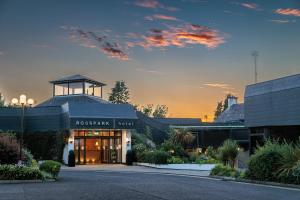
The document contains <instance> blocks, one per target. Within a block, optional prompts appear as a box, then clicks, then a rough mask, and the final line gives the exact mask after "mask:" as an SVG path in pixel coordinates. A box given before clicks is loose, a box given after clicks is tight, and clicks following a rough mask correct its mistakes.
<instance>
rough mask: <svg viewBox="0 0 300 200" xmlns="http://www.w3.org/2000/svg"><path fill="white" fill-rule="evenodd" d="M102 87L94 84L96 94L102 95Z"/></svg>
mask: <svg viewBox="0 0 300 200" xmlns="http://www.w3.org/2000/svg"><path fill="white" fill-rule="evenodd" d="M101 90H102V87H100V86H98V85H95V86H94V96H97V97H101Z"/></svg>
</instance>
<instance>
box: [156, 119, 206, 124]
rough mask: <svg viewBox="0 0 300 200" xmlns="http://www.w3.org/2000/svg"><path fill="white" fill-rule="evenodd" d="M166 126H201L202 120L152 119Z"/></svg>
mask: <svg viewBox="0 0 300 200" xmlns="http://www.w3.org/2000/svg"><path fill="white" fill-rule="evenodd" d="M152 119H153V120H155V121H157V122H159V123H162V124H165V125H177V126H180V125H181V126H197V125H200V124H201V122H202V121H201V119H200V118H152Z"/></svg>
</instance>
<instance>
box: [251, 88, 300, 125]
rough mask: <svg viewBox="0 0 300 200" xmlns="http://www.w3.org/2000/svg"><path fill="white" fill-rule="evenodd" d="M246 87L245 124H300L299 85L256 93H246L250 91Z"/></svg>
mask: <svg viewBox="0 0 300 200" xmlns="http://www.w3.org/2000/svg"><path fill="white" fill-rule="evenodd" d="M251 87H252V88H250V89H251V90H253V86H251ZM248 89H249V88H248V87H247V88H246V91H245V123H246V126H248V127H258V126H290V125H300V87H296V88H290V89H284V90H279V91H271V92H265V93H263V94H257V95H248V94H249V93H251V92H248V91H247V90H248Z"/></svg>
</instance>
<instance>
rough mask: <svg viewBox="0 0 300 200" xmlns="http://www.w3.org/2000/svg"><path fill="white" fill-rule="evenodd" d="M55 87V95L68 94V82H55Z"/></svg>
mask: <svg viewBox="0 0 300 200" xmlns="http://www.w3.org/2000/svg"><path fill="white" fill-rule="evenodd" d="M54 87H55V88H54V89H55V94H54V95H55V96H58V95H68V84H67V83H64V84H55V86H54Z"/></svg>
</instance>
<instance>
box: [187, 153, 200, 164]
mask: <svg viewBox="0 0 300 200" xmlns="http://www.w3.org/2000/svg"><path fill="white" fill-rule="evenodd" d="M197 158H198V152H195V151H194V152H192V153H190V156H189V160H190V161H191V162H196V160H197Z"/></svg>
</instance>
